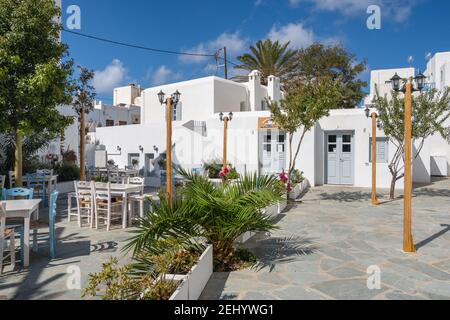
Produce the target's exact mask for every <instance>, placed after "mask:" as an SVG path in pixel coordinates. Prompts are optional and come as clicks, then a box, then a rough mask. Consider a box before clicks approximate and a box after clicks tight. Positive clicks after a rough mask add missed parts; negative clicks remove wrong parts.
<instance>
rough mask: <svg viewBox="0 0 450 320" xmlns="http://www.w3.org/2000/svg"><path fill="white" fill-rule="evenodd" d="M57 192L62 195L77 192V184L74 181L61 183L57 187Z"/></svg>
mask: <svg viewBox="0 0 450 320" xmlns="http://www.w3.org/2000/svg"><path fill="white" fill-rule="evenodd" d="M56 190H57V191H58V192H59V193H60V194H66V193H71V192H75V184H74V182H73V181H67V182H60V183H58V184H57V185H56Z"/></svg>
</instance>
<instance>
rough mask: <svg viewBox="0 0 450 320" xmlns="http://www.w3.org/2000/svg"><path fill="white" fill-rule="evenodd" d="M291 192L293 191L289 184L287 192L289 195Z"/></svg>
mask: <svg viewBox="0 0 450 320" xmlns="http://www.w3.org/2000/svg"><path fill="white" fill-rule="evenodd" d="M291 191H292V188H291V184H290V183H288V185H287V187H286V192H287V193H290V192H291Z"/></svg>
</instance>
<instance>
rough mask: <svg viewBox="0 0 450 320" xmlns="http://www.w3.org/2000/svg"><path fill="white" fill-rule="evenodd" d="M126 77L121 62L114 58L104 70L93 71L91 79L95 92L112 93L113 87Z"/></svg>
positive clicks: (117, 85) (120, 83) (125, 70)
mask: <svg viewBox="0 0 450 320" xmlns="http://www.w3.org/2000/svg"><path fill="white" fill-rule="evenodd" d="M126 77H127V69H126V68H125V67H124V65H123V63H122V62H121V61H120V60H118V59H114V60H113V61H112V62H111V64H109V65H107V66H106V68H105V69H104V70H99V71H95V76H94V79H93V81H92V83H93V86H94V87H95V90H96V91H97V93H102V94H103V93H106V94H112V92H113V89H114V88H116V87H119V86H120V85H122V84H123V82H124V80H125V79H126Z"/></svg>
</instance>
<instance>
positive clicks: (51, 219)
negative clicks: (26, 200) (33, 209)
mask: <svg viewBox="0 0 450 320" xmlns="http://www.w3.org/2000/svg"><path fill="white" fill-rule="evenodd" d="M58 194H59V193H58V191H54V192H53V193H52V194H51V195H50V201H49V207H48V221H44V220H37V221H31V224H30V229H31V230H33V246H34V250H35V251H37V249H38V248H37V247H38V239H37V236H38V230H40V229H45V228H48V235H49V237H48V242H49V247H50V258H51V259H55V258H56V234H55V224H56V201H57V200H58Z"/></svg>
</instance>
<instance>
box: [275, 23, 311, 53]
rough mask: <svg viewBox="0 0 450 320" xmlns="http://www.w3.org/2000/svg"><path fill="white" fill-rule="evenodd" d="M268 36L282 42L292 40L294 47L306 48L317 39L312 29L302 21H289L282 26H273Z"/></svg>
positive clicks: (291, 45) (291, 43)
mask: <svg viewBox="0 0 450 320" xmlns="http://www.w3.org/2000/svg"><path fill="white" fill-rule="evenodd" d="M267 37H268V38H269V39H271V40H272V41H276V40H278V41H280V42H281V43H286V42H288V41H290V47H291V48H292V49H300V48H305V47H307V46H309V45H311V44H312V43H313V42H314V39H315V35H314V32H313V31H312V29H307V28H305V27H304V26H303V24H302V23H298V24H294V23H289V24H287V25H285V26H282V27H280V28H278V27H277V26H273V27H272V29H271V30H270V32H269V34H268V35H267Z"/></svg>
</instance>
